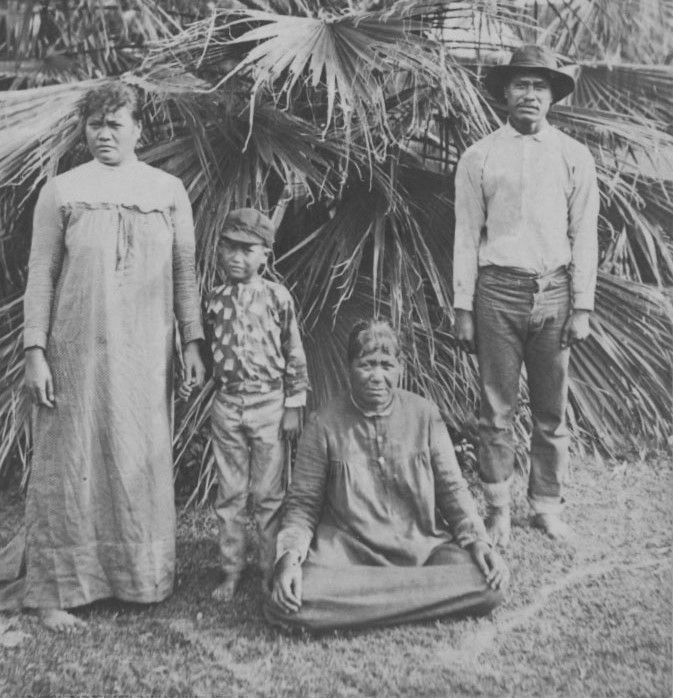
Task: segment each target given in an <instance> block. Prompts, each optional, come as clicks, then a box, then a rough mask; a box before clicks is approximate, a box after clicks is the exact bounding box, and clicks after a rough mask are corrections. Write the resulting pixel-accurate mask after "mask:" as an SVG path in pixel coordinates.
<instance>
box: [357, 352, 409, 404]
mask: <svg viewBox="0 0 673 698" xmlns="http://www.w3.org/2000/svg"><path fill="white" fill-rule="evenodd" d="M401 371H402V365H401V364H400V362H399V360H398V358H397V357H396V356H394V355H393V354H391V353H388V352H387V351H383V350H382V349H379V348H377V349H374V350H373V351H366V352H365V353H364V354H363V355H362V356H360V357H358V358H356V359H353V361H352V362H351V365H350V371H349V373H350V381H351V390H352V391H353V397H354V398H355V399H356V400H357V401H358V403H359V404H360V405H362V406H363V407H366V408H369V409H372V410H375V409H376V408H378V407H383V406H384V405H387V404H388V402H389V401H390V398H391V396H392V394H393V390H394V389H395V388H396V387H397V384H398V382H399V379H400V373H401Z"/></svg>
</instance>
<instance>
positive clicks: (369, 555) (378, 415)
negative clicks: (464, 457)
mask: <svg viewBox="0 0 673 698" xmlns="http://www.w3.org/2000/svg"><path fill="white" fill-rule="evenodd" d="M348 363H349V366H350V382H351V392H350V394H345V395H342V396H340V397H338V398H336V399H334V400H332V401H331V402H329V403H328V404H327V405H325V406H324V407H323V408H321V409H319V410H318V411H317V412H316V413H314V414H313V415H312V416H311V418H310V420H309V423H308V424H307V426H306V429H305V431H304V434H303V436H302V439H301V442H300V445H299V450H298V453H297V461H296V464H295V470H294V475H293V481H292V485H291V487H290V490H289V492H288V495H287V499H286V501H285V509H284V515H283V521H282V524H281V530H280V533H279V536H278V542H277V563H276V570H275V576H274V582H273V589H272V593H271V596H270V598H269V599H268V601H267V603H266V606H265V613H266V616H267V619H268V620H269V621H270V622H271V623H274V624H277V625H282V626H284V627H301V628H306V629H309V630H317V631H319V630H328V629H331V628H357V627H365V626H367V627H372V626H382V625H392V624H397V623H404V622H409V621H418V620H425V619H434V618H438V617H440V616H447V615H458V614H461V615H467V614H470V615H481V614H485V613H488V612H489V611H491V610H492V609H493V608H494V607H495V606H496V605H497V604H498V603H500V601H501V600H502V589H503V587H504V586H505V585H506V583H507V580H508V577H509V573H508V571H507V567H506V566H505V563H504V561H503V560H502V558H501V557H500V556H499V555H498V553H497V552H496V551H494V550H493V549H492V548H491V547H490V545H489V543H488V539H487V537H486V531H485V529H484V524H483V522H482V520H481V519H480V517H479V515H478V513H477V509H476V506H475V503H474V500H473V499H472V496H471V495H470V492H469V490H468V489H467V484H466V483H465V480H464V479H463V477H462V474H461V472H460V469H459V467H458V463H457V461H456V458H455V454H454V450H453V445H452V443H451V439H450V437H449V434H448V432H447V430H446V427H445V426H444V424H443V422H442V420H441V418H440V415H439V410H438V409H437V407H436V406H435V405H434V404H433V403H432V402H430V401H429V400H425V399H424V398H422V397H419V396H418V395H414V394H413V393H410V392H407V391H406V390H401V389H399V388H398V387H397V384H398V379H399V376H400V371H401V364H400V347H399V341H398V338H397V336H396V334H395V333H394V331H393V330H392V328H391V327H390V325H388V324H387V323H385V322H381V321H363V322H360V323H358V324H356V325H355V327H354V328H353V331H352V332H351V335H350V338H349V341H348ZM438 511H439V513H440V514H441V516H442V517H443V521H442V520H441V519H440V518H439V517H438Z"/></svg>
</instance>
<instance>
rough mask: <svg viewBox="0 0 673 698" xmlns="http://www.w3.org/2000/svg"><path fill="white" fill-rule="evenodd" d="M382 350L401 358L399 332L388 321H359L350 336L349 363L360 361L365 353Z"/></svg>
mask: <svg viewBox="0 0 673 698" xmlns="http://www.w3.org/2000/svg"><path fill="white" fill-rule="evenodd" d="M377 349H381V350H383V351H386V352H389V353H391V354H392V355H393V356H394V357H395V358H399V356H400V354H401V353H402V350H401V347H400V339H399V337H398V335H397V332H396V331H395V330H394V329H393V328H392V326H391V325H390V323H389V322H388V321H387V320H376V319H371V320H358V322H356V323H355V325H353V329H352V330H351V333H350V334H349V335H348V350H347V352H348V353H347V358H348V363H349V364H350V363H351V361H353V360H354V359H359V358H360V357H361V356H363V355H364V353H365V351H366V352H370V351H375V350H377Z"/></svg>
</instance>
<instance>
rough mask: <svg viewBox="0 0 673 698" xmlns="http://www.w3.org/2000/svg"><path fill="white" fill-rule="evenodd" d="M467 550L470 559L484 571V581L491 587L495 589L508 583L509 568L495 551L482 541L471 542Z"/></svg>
mask: <svg viewBox="0 0 673 698" xmlns="http://www.w3.org/2000/svg"><path fill="white" fill-rule="evenodd" d="M468 550H469V551H470V555H472V559H473V560H474V561H475V562H476V563H477V566H478V567H479V569H480V570H481V571H482V572H483V573H484V577H486V583H487V584H488V586H490V587H491V589H494V590H497V589H501V588H504V587H506V586H507V584H508V583H509V570H508V569H507V565H506V564H505V561H504V560H503V559H502V557H501V556H500V554H499V553H498V552H497V551H495V550H494V549H493V548H492V547H491V546H490V545H489V544H488V543H484V542H483V541H476V542H475V543H472V545H470V546H469V548H468Z"/></svg>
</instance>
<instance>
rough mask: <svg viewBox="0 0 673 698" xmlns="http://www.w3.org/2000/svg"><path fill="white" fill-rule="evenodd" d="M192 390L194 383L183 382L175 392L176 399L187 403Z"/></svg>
mask: <svg viewBox="0 0 673 698" xmlns="http://www.w3.org/2000/svg"><path fill="white" fill-rule="evenodd" d="M193 390H194V383H193V382H189V383H188V382H187V381H184V382H183V383H182V384H181V385H180V387H179V388H178V390H177V393H178V397H179V398H180V399H181V400H185V401H187V400H189V398H190V397H191V394H192V391H193Z"/></svg>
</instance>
